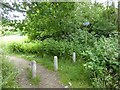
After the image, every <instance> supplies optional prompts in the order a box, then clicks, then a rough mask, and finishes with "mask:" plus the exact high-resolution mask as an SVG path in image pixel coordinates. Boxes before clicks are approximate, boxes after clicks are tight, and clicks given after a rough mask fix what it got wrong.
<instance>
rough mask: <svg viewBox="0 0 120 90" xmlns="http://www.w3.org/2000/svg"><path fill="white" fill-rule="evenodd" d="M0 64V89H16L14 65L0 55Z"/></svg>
mask: <svg viewBox="0 0 120 90" xmlns="http://www.w3.org/2000/svg"><path fill="white" fill-rule="evenodd" d="M0 63H1V66H2V68H1V69H2V70H1V73H2V76H0V81H1V82H0V88H1V89H2V88H18V84H17V82H16V76H17V73H18V72H17V69H15V67H14V65H13V64H12V63H11V62H9V61H8V60H7V58H6V57H5V56H4V55H3V54H2V53H0Z"/></svg>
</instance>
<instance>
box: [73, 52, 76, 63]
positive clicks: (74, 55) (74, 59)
mask: <svg viewBox="0 0 120 90" xmlns="http://www.w3.org/2000/svg"><path fill="white" fill-rule="evenodd" d="M73 62H76V53H75V52H73Z"/></svg>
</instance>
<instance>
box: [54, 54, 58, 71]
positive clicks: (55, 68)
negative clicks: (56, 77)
mask: <svg viewBox="0 0 120 90" xmlns="http://www.w3.org/2000/svg"><path fill="white" fill-rule="evenodd" d="M54 70H55V71H57V70H58V58H57V56H54Z"/></svg>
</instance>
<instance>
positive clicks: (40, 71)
mask: <svg viewBox="0 0 120 90" xmlns="http://www.w3.org/2000/svg"><path fill="white" fill-rule="evenodd" d="M8 59H9V60H10V61H11V62H13V63H14V64H15V66H16V68H18V70H19V72H20V73H19V74H18V76H17V82H18V83H19V85H20V86H21V88H64V86H63V85H62V84H61V83H60V82H59V77H58V75H57V72H53V71H49V70H47V69H46V68H44V67H43V66H41V65H39V64H37V75H40V77H41V81H40V83H39V85H38V86H33V85H31V83H30V82H29V81H28V79H27V72H26V71H27V70H26V68H30V63H31V62H30V61H27V60H25V59H22V58H18V57H15V56H9V57H8Z"/></svg>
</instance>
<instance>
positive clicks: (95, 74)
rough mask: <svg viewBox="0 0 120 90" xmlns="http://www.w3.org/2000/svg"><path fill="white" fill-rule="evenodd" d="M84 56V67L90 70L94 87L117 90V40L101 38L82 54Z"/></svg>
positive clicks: (118, 78)
mask: <svg viewBox="0 0 120 90" xmlns="http://www.w3.org/2000/svg"><path fill="white" fill-rule="evenodd" d="M82 54H83V55H84V56H86V59H87V63H86V64H85V67H86V68H87V69H88V70H91V72H92V73H91V76H92V79H93V85H94V87H98V88H103V87H104V88H119V86H120V85H119V84H120V83H119V80H120V77H119V73H118V72H119V70H118V69H119V64H120V63H119V62H118V61H117V60H118V41H117V38H112V37H110V38H105V37H101V38H100V39H99V41H96V42H95V43H94V47H90V48H87V50H86V51H85V52H84V53H82Z"/></svg>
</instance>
